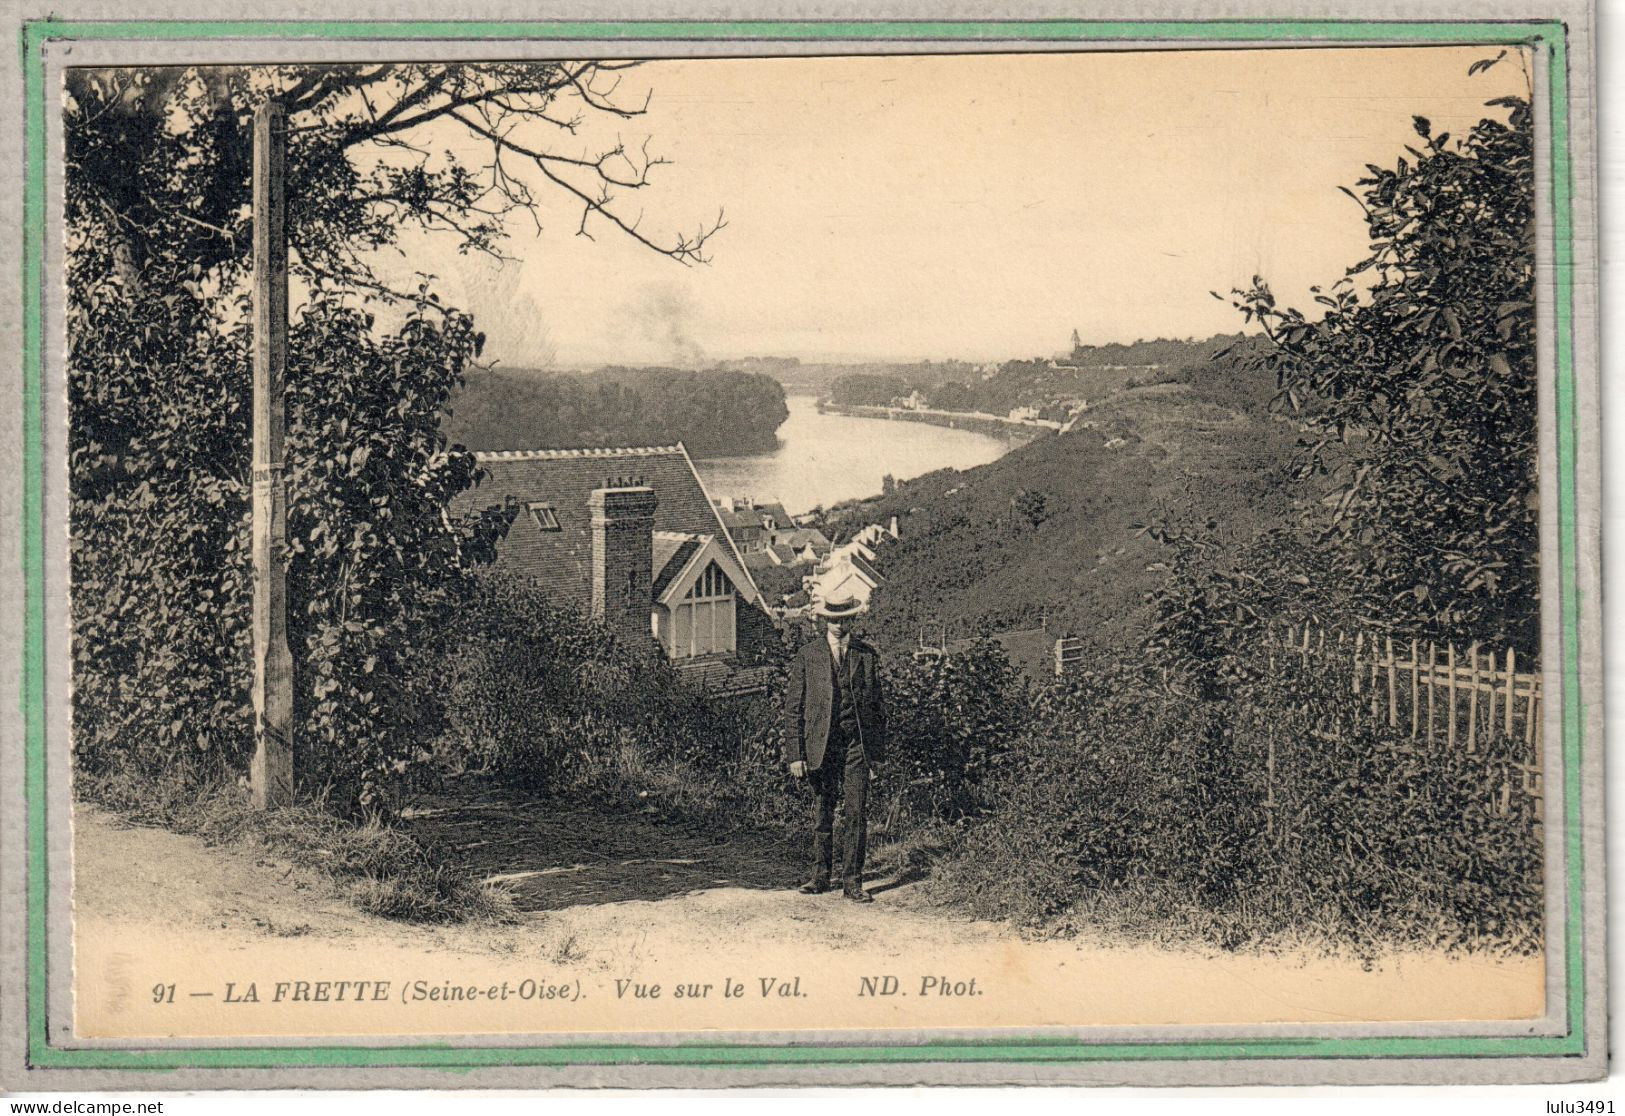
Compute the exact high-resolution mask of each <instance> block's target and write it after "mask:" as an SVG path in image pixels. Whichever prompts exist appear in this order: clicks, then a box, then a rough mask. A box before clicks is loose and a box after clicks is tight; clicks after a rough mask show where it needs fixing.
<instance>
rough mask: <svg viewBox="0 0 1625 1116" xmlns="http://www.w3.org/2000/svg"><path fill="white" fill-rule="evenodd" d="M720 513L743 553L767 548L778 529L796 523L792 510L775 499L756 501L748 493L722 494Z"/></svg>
mask: <svg viewBox="0 0 1625 1116" xmlns="http://www.w3.org/2000/svg"><path fill="white" fill-rule="evenodd" d="M715 503H716V507H717V516H718V518H720V519H721V520H722V522H723V525H724V526H725V527H727V529H728V533H729V535H731V536H732V537H733V540H734V544H735V545H736V546H737V547H738V548H739V551H740V553H741V554H751V553H754V552H755V551H758V550H764V549H766V548H767V547H769V546H771V545H772V544H773V541H774V539H773V536H774V534H775V533H777V532H779V531H784V530H788V529H790V528H793V527H794V526H795V522H794V521H793V520H792V519H791V518H790V513H789V512H787V511H785V510H784V505H783V504H781V503H779V502H778V501H776V500H769V501H766V502H763V503H757V502H756V501H755V500H753V499H751V498H750V497H749V496H723V497H719V498H718V499H717V500H716V501H715Z"/></svg>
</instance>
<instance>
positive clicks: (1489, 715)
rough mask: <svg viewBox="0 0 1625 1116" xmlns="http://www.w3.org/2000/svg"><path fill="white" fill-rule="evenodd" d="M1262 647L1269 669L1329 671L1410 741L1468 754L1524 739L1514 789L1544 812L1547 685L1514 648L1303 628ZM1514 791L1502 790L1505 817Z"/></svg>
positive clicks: (1276, 632)
mask: <svg viewBox="0 0 1625 1116" xmlns="http://www.w3.org/2000/svg"><path fill="white" fill-rule="evenodd" d="M1266 642H1267V645H1268V646H1269V648H1270V666H1271V669H1272V670H1273V669H1274V668H1275V666H1276V665H1277V663H1278V662H1279V661H1280V660H1281V659H1283V658H1288V657H1291V658H1296V659H1297V660H1298V662H1299V665H1300V666H1301V667H1302V668H1304V669H1306V670H1307V669H1309V668H1310V667H1311V666H1313V667H1315V668H1316V669H1320V670H1329V671H1334V672H1336V674H1337V675H1339V676H1341V677H1345V678H1347V679H1348V683H1349V686H1350V688H1351V690H1352V692H1353V693H1355V694H1357V695H1361V696H1364V697H1366V698H1367V701H1366V702H1365V703H1364V707H1365V709H1366V710H1367V711H1368V714H1369V715H1370V717H1371V718H1372V719H1373V720H1377V721H1383V722H1386V723H1387V725H1388V727H1389V728H1393V729H1408V730H1409V732H1410V737H1411V739H1412V740H1418V741H1423V742H1425V743H1427V744H1430V745H1434V744H1442V745H1443V746H1444V747H1447V748H1463V749H1465V750H1466V751H1467V752H1469V753H1471V752H1474V751H1476V750H1477V749H1478V747H1479V745H1480V743H1481V742H1483V741H1485V740H1487V739H1489V738H1490V737H1491V736H1493V735H1496V734H1499V735H1501V736H1504V737H1506V738H1507V739H1509V740H1513V741H1522V743H1523V744H1524V747H1525V751H1524V762H1523V763H1521V764H1519V765H1517V770H1518V771H1519V773H1520V775H1521V778H1520V780H1519V781H1520V783H1521V786H1519V787H1517V788H1516V789H1518V790H1521V791H1522V792H1523V793H1525V794H1527V795H1530V796H1531V797H1533V798H1534V799H1535V800H1536V801H1535V808H1536V816H1537V817H1540V816H1541V815H1542V814H1543V813H1544V811H1543V809H1542V807H1543V806H1544V802H1543V799H1544V796H1545V779H1544V774H1543V772H1544V768H1543V761H1544V758H1545V729H1544V725H1543V722H1544V720H1545V717H1544V710H1545V683H1544V681H1543V679H1542V676H1541V674H1540V673H1539V672H1538V671H1519V669H1518V666H1519V664H1518V657H1517V652H1516V651H1514V650H1513V649H1512V648H1510V647H1509V648H1506V649H1505V650H1501V649H1485V648H1483V647H1481V646H1480V645H1479V644H1477V643H1472V644H1469V645H1468V646H1467V647H1465V648H1458V647H1457V646H1456V645H1455V644H1454V643H1451V642H1446V643H1445V644H1444V645H1443V646H1442V647H1441V646H1440V645H1439V644H1438V643H1437V642H1435V641H1432V640H1427V641H1423V640H1419V639H1409V640H1401V641H1400V642H1399V643H1398V644H1396V643H1395V642H1394V640H1393V638H1392V637H1391V636H1380V637H1379V636H1377V635H1375V634H1369V633H1365V632H1356V633H1354V634H1353V635H1352V636H1350V635H1349V634H1348V633H1347V632H1339V633H1336V634H1328V633H1327V632H1326V630H1325V629H1323V628H1311V627H1310V626H1308V625H1305V626H1302V627H1299V626H1295V625H1292V626H1287V627H1285V628H1273V629H1271V630H1270V632H1269V635H1268V637H1267V640H1266ZM1526 665H1529V664H1526ZM1513 789H1514V788H1513V787H1512V786H1511V785H1507V786H1504V787H1503V788H1502V789H1501V804H1500V805H1501V809H1502V810H1503V811H1504V810H1505V809H1506V807H1507V799H1508V798H1509V796H1510V794H1511V793H1512V791H1513Z"/></svg>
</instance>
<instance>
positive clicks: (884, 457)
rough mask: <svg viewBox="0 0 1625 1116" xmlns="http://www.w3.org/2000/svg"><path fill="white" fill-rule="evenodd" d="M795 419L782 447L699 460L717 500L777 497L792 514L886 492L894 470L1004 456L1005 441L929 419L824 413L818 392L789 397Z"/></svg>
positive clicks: (915, 471) (920, 470) (903, 475)
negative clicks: (884, 487) (884, 486)
mask: <svg viewBox="0 0 1625 1116" xmlns="http://www.w3.org/2000/svg"><path fill="white" fill-rule="evenodd" d="M785 403H786V405H787V406H788V407H789V409H790V417H789V418H787V419H785V420H784V424H783V425H782V426H780V427H779V431H778V433H779V448H778V449H776V450H774V451H773V452H772V453H763V454H752V455H749V456H745V457H714V458H708V459H704V460H699V461H696V462H694V466H695V468H697V469H698V470H699V473H700V478H701V479H702V480H704V481H705V487H706V488H707V489H708V490H709V491H710V493H711V495H712V496H713V497H722V496H752V497H755V498H756V499H757V500H772V499H777V500H779V501H781V502H782V503H783V504H784V507H785V510H786V511H788V512H789V513H790V514H791V515H800V514H802V513H803V512H807V511H811V510H812V509H813V508H814V507H820V506H822V507H826V508H827V507H829V506H830V505H831V504H835V503H839V502H840V501H842V500H853V499H858V498H861V497H865V496H878V495H879V494H880V486H881V479H882V478H883V477H885V476H886V475H887V474H888V473H889V474H890V475H892V476H893V477H896V478H897V479H898V480H907V479H909V478H911V477H918V476H922V475H924V474H926V473H930V472H934V471H935V470H937V469H945V468H954V469H969V468H973V467H974V466H977V465H986V464H987V463H988V462H990V461H997V460H998V459H999V458H1000V457H1003V456H1004V454H1005V453H1006V452H1007V451H1008V450H1009V449H1010V446H1011V443H1009V442H1007V441H1006V440H1005V439H1003V438H995V437H991V436H989V435H986V434H977V433H974V432H972V431H969V430H953V429H950V428H949V427H945V426H932V425H930V424H929V423H923V422H894V421H892V420H890V419H877V418H854V417H852V416H850V415H826V414H820V413H819V410H818V400H817V398H816V397H815V396H811V395H790V396H786V397H785Z"/></svg>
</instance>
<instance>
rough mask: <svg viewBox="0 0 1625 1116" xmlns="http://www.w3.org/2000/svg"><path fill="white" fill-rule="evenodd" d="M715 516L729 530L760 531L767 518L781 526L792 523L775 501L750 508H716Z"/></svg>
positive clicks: (781, 506) (782, 507)
mask: <svg viewBox="0 0 1625 1116" xmlns="http://www.w3.org/2000/svg"><path fill="white" fill-rule="evenodd" d="M717 514H718V515H719V516H720V517H721V519H722V522H723V523H725V524H727V526H728V528H729V529H730V530H738V529H740V528H752V529H755V530H761V529H762V520H764V519H769V518H771V519H772V520H773V522H774V523H777V524H779V525H781V526H784V525H788V524H790V523H793V522H794V520H792V519H791V518H790V513H789V512H787V511H785V510H784V505H783V504H781V503H779V502H778V501H777V500H773V501H769V502H768V503H765V504H753V505H751V506H750V507H745V506H743V505H738V504H736V505H735V506H734V507H732V508H718V509H717Z"/></svg>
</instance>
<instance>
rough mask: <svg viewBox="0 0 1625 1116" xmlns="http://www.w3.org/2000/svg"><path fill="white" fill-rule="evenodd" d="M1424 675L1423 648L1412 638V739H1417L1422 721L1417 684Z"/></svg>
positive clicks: (1420, 699)
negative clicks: (1417, 730) (1418, 727)
mask: <svg viewBox="0 0 1625 1116" xmlns="http://www.w3.org/2000/svg"><path fill="white" fill-rule="evenodd" d="M1421 674H1422V647H1421V645H1420V644H1419V643H1417V642H1416V637H1415V636H1412V637H1411V739H1412V740H1415V739H1416V728H1417V725H1418V723H1419V722H1420V721H1421V719H1422V695H1421V694H1419V693H1418V692H1417V682H1418V681H1419V680H1420V677H1421Z"/></svg>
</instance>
